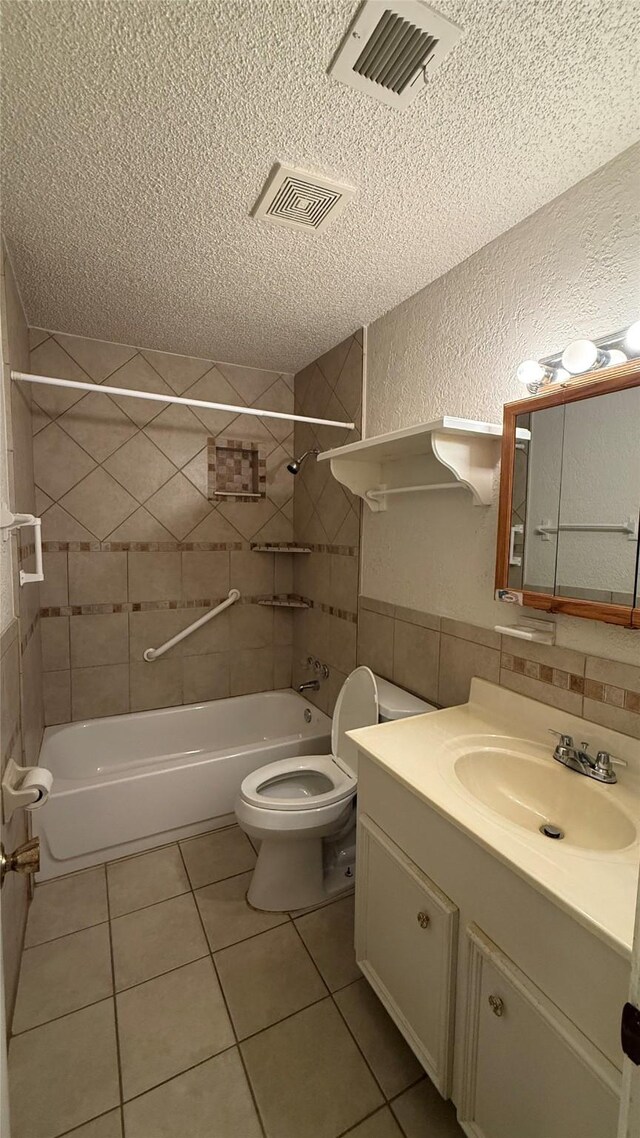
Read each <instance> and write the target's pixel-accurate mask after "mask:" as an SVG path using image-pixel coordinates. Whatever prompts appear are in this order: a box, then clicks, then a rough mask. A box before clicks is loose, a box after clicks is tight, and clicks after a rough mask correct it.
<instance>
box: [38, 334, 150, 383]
mask: <svg viewBox="0 0 640 1138" xmlns="http://www.w3.org/2000/svg"><path fill="white" fill-rule="evenodd" d="M55 340H56V341H57V342H58V343H59V344H60V345H61V346H62V347H63V348H64V350H65V352H67V354H68V355H70V356H71V357H72V359H74V360H75V361H76V363H77V364H79V365H80V367H81V368H83V369H84V371H86V373H87V375H89V376H90V377H91V379H92V380H93V381H94V382H95V383H104V381H105V379H107V377H108V376H110V375H112V373H113V372H114V371H116V369H117V368H119V367H122V365H123V364H125V363H126V362H127V360H130V359H132V358H133V356H135V355H136V354H137V348H132V347H131V346H130V345H129V344H113V343H111V342H110V341H107V340H89V339H85V338H84V337H82V336H67V335H62V334H61V333H60V332H56V334H55ZM72 378H73V377H72Z"/></svg>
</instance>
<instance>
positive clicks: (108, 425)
mask: <svg viewBox="0 0 640 1138" xmlns="http://www.w3.org/2000/svg"><path fill="white" fill-rule="evenodd" d="M58 423H59V425H60V426H61V427H62V428H63V429H64V430H65V431H66V432H67V434H68V435H71V438H72V439H75V441H76V442H77V443H78V445H79V446H81V447H82V448H83V450H86V452H87V454H89V455H91V457H92V458H94V459H95V460H96V462H104V460H105V458H107V456H108V455H110V454H113V452H114V450H117V449H118V447H119V446H122V444H123V443H126V441H127V439H130V438H131V436H132V435H134V434H135V433H136V428H135V426H134V425H133V423H132V422H131V419H130V418H129V417H128V415H125V413H124V411H121V410H120V408H119V407H118V406H116V404H115V403H114V402H113V400H112V399H108V398H105V396H104V395H102V396H101V398H100V399H96V398H95V397H94V396H93V394H89V395H85V397H84V399H80V400H79V402H78V403H74V405H73V407H70V408H69V410H68V411H65V413H64V415H62V417H61V418H60V419H59V420H58Z"/></svg>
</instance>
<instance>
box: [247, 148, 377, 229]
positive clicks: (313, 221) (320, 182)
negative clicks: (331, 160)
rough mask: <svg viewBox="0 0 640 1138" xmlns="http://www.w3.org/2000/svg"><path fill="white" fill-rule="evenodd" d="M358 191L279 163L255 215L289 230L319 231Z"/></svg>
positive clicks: (268, 181) (264, 190)
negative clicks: (284, 226)
mask: <svg viewBox="0 0 640 1138" xmlns="http://www.w3.org/2000/svg"><path fill="white" fill-rule="evenodd" d="M355 192H356V191H355V189H354V188H353V187H352V186H343V185H341V184H340V183H339V182H331V181H329V179H328V178H322V177H320V176H319V175H318V174H311V173H310V172H309V171H308V170H296V168H295V167H294V166H283V165H282V164H281V163H280V162H278V163H277V164H276V166H275V167H274V169H273V170H272V172H271V174H270V175H269V177H268V179H267V181H266V183H265V187H264V189H263V191H262V193H261V195H260V197H259V198H258V201H257V203H256V205H255V206H254V209H253V216H254V217H259V218H261V219H262V220H263V221H271V222H273V224H274V225H286V226H287V228H288V229H306V230H307V231H308V232H309V231H311V232H315V233H319V232H320V230H321V229H326V227H327V225H330V224H331V222H332V221H333V220H334V218H336V217H337V216H338V214H340V213H342V211H343V209H344V207H345V206H346V205H347V204H348V202H350V201H351V198H352V197H353V195H354V194H355Z"/></svg>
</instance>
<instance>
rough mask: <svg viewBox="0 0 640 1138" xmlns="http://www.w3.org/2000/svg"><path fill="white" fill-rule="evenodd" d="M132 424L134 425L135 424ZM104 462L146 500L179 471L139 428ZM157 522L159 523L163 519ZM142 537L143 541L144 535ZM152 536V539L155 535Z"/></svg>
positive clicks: (137, 494)
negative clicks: (133, 435) (132, 436)
mask: <svg viewBox="0 0 640 1138" xmlns="http://www.w3.org/2000/svg"><path fill="white" fill-rule="evenodd" d="M131 426H132V427H133V424H131ZM133 429H134V430H135V428H133ZM104 465H105V469H106V470H108V471H109V473H110V474H112V475H113V477H114V478H116V479H117V480H118V482H119V483H120V484H121V485H122V486H124V488H125V489H126V490H128V491H129V493H130V494H133V496H134V498H135V499H136V500H137V501H138V502H145V501H146V500H147V498H148V497H150V495H151V494H154V493H155V491H156V490H159V489H160V487H161V486H162V485H163V484H164V483H165V482H168V480H169V479H170V478H171V477H172V476H173V475H174V474H175V472H176V469H175V466H174V465H173V463H172V462H169V459H168V458H165V456H164V455H163V453H162V451H160V450H158V448H157V446H154V444H153V443H152V442H151V440H150V439H148V438H147V436H146V434H145V433H144V431H139V432H138V433H137V434H136V435H135V437H134V438H132V439H130V440H129V442H127V443H125V445H124V446H121V447H120V450H117V451H116V453H115V454H112V455H111V458H108V459H107V461H106V462H105V464H104ZM155 524H156V526H157V525H159V524H160V523H159V522H156V523H155ZM139 540H141V541H143V540H144V538H139ZM149 540H151V541H152V540H153V538H149ZM161 540H162V539H161Z"/></svg>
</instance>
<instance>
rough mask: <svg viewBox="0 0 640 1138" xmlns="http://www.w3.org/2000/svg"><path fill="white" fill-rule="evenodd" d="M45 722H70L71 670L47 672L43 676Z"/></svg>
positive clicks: (50, 725) (51, 723) (46, 723)
mask: <svg viewBox="0 0 640 1138" xmlns="http://www.w3.org/2000/svg"><path fill="white" fill-rule="evenodd" d="M42 694H43V701H44V722H45V725H46V726H47V727H52V726H53V725H54V724H55V723H68V722H69V720H70V719H71V672H69V671H66V672H45V674H44V675H43V677H42Z"/></svg>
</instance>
